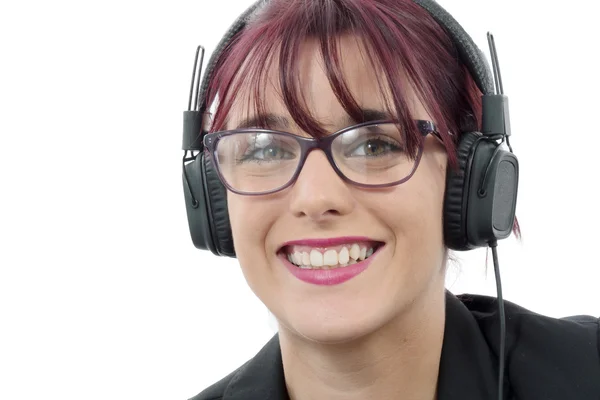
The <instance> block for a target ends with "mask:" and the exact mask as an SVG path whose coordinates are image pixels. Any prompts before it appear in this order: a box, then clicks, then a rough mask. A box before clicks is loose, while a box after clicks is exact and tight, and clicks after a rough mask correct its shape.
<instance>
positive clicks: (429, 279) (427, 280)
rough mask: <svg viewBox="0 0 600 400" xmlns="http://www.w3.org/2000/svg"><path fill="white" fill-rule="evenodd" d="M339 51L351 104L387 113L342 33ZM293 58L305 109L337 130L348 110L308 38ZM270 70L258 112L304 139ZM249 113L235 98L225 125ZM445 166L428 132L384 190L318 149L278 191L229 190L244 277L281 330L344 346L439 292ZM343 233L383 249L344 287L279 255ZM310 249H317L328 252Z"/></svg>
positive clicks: (416, 105)
mask: <svg viewBox="0 0 600 400" xmlns="http://www.w3.org/2000/svg"><path fill="white" fill-rule="evenodd" d="M340 49H341V50H342V55H343V58H342V62H343V69H344V73H345V78H346V81H347V84H348V85H349V89H350V91H351V92H352V93H353V95H354V97H355V99H356V100H357V102H358V103H359V105H360V106H361V107H362V108H368V109H375V110H380V111H385V103H384V100H383V98H381V96H380V93H379V87H378V85H377V79H376V75H375V74H376V71H374V70H373V68H372V67H371V65H370V63H368V62H365V61H364V60H363V59H362V57H361V52H360V51H359V48H358V45H357V44H356V43H355V41H354V40H350V38H343V39H341V41H340ZM299 62H301V63H302V64H301V65H302V68H301V72H302V81H301V82H303V85H304V86H303V88H302V90H303V94H304V96H305V97H306V101H307V104H308V106H309V109H310V111H311V112H312V113H313V115H315V116H316V117H317V119H318V120H319V121H320V122H321V123H322V125H323V126H324V127H326V128H327V129H328V130H329V131H330V132H335V131H338V130H340V129H342V128H345V127H346V126H347V125H348V122H347V119H348V116H347V114H346V113H345V111H344V110H343V108H342V107H341V105H340V104H339V102H338V101H337V99H336V97H335V94H334V93H333V91H332V89H331V87H330V85H329V82H328V80H327V77H326V75H325V73H324V71H323V68H322V65H323V61H322V59H321V58H320V56H319V51H318V45H317V44H316V43H315V42H307V43H306V46H305V47H304V48H303V50H302V52H301V58H300V60H299ZM274 64H276V63H274ZM270 76H271V77H272V79H271V83H272V85H270V86H269V89H268V91H267V93H266V97H265V102H266V103H265V105H266V109H267V110H268V111H269V112H270V113H273V114H275V115H278V116H281V117H284V118H286V119H288V121H289V124H290V126H289V127H288V128H286V129H284V128H279V130H285V131H288V132H290V133H294V134H298V135H303V136H308V135H307V134H306V132H302V131H300V130H299V129H298V128H297V127H295V126H294V124H293V121H292V120H291V118H290V115H289V113H288V111H287V110H286V108H285V106H284V105H283V104H282V102H281V100H280V97H279V95H278V90H277V81H278V75H277V71H276V70H275V69H273V71H272V74H271V75H270ZM240 98H244V99H247V96H240ZM407 98H408V99H409V100H411V102H412V109H411V112H412V114H413V116H414V118H415V119H425V120H428V119H431V118H430V117H429V115H428V113H427V112H426V110H425V107H424V106H423V104H422V103H421V102H420V101H419V100H418V98H417V96H416V95H415V93H414V92H413V91H412V90H409V91H408V92H407ZM247 109H248V105H247V104H237V106H235V107H234V108H233V109H232V113H231V114H230V117H229V122H228V126H227V128H228V129H232V128H234V127H237V126H238V124H239V123H240V121H241V120H242V119H245V118H247V117H248V116H249V115H248V114H246V110H247ZM250 109H252V108H250ZM250 116H252V115H250ZM446 163H447V159H446V154H445V152H444V149H443V147H442V146H441V144H439V142H437V140H436V139H435V138H434V137H433V136H432V135H428V136H427V139H426V141H425V147H424V153H423V157H422V159H421V162H420V164H419V167H418V169H417V171H416V172H415V174H414V175H413V176H412V178H411V179H410V180H408V181H407V182H405V183H403V184H401V185H398V186H394V187H391V188H387V189H364V188H358V187H355V186H352V185H350V184H348V183H346V182H344V181H343V180H342V179H341V178H340V177H339V176H338V175H337V174H336V172H335V171H334V170H333V168H332V166H331V165H330V164H329V162H328V160H327V158H326V156H325V154H324V153H323V152H321V151H320V150H316V151H312V152H311V153H310V154H309V156H308V158H307V160H306V163H305V165H304V167H303V169H302V171H301V173H300V175H299V177H298V179H297V181H296V182H295V184H294V185H292V186H290V187H288V188H287V189H285V190H283V191H281V192H278V193H275V194H270V195H264V196H242V195H237V194H234V193H232V192H228V203H229V215H230V219H231V227H232V233H233V238H234V243H235V249H236V253H237V257H238V259H239V262H240V265H241V267H242V270H243V273H244V276H245V278H246V280H247V282H248V284H249V285H250V287H251V289H252V290H253V291H254V293H255V294H256V295H257V296H258V297H259V298H260V299H261V300H262V301H263V302H264V304H265V305H266V306H267V307H268V308H269V310H270V311H271V312H272V313H273V314H274V315H275V317H276V318H277V319H278V321H279V324H280V328H281V329H285V330H286V331H289V332H291V333H293V334H295V335H298V336H300V337H303V338H306V339H308V340H311V341H317V342H322V343H333V342H337V343H339V342H345V341H349V340H353V339H357V338H360V337H363V336H365V335H368V334H370V333H373V332H375V331H377V330H378V329H380V328H382V327H383V326H385V325H386V324H388V323H389V322H390V321H392V320H394V319H395V318H397V317H398V316H400V315H401V314H402V313H403V312H405V311H406V310H408V309H409V308H410V307H411V305H412V304H415V303H419V300H421V299H424V298H426V297H427V296H428V295H429V294H431V293H434V292H435V291H438V292H439V291H442V290H443V285H444V264H445V248H444V245H443V234H442V208H443V198H444V188H445V174H446ZM344 237H363V238H368V240H370V241H373V242H379V243H383V244H384V245H383V246H382V247H380V248H379V249H378V250H376V252H375V253H374V254H373V255H372V256H371V257H369V258H368V259H367V260H369V259H370V262H369V265H368V267H367V268H366V269H365V270H363V271H362V272H360V273H359V274H357V275H356V276H354V277H352V278H351V279H349V280H346V281H344V282H343V283H338V284H329V285H322V284H315V283H309V282H306V281H304V280H301V279H299V278H297V277H296V275H295V274H293V273H292V272H291V270H290V265H286V264H285V263H286V262H287V261H284V259H285V260H287V258H286V257H285V255H282V253H281V250H282V246H284V244H286V243H287V242H290V241H298V240H299V241H304V240H305V239H331V238H344ZM343 240H344V239H342V241H343ZM353 241H354V239H352V240H350V241H349V243H347V245H346V246H345V247H347V249H348V250H349V253H353V251H352V245H353ZM358 244H359V247H360V248H362V247H365V248H366V247H371V245H370V244H369V242H360V243H358ZM324 247H327V246H324ZM342 247H344V246H339V245H338V246H335V247H334V249H336V250H337V251H338V255H339V254H340V253H341V252H342V251H344V250H343V249H342ZM287 249H289V248H287ZM292 249H294V251H298V252H299V253H300V254H301V253H303V252H306V253H307V254H308V255H309V256H310V253H311V252H312V250H313V249H311V244H310V243H309V244H306V245H304V246H302V247H295V248H292ZM284 250H285V249H284ZM315 250H316V251H318V252H320V253H325V252H326V250H327V249H326V248H318V249H315ZM355 252H356V250H354V253H355ZM363 252H364V250H363ZM355 255H356V253H355ZM340 257H341V256H340ZM359 261H360V259H359ZM295 268H298V267H295Z"/></svg>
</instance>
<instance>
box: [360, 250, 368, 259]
mask: <svg viewBox="0 0 600 400" xmlns="http://www.w3.org/2000/svg"><path fill="white" fill-rule="evenodd" d="M365 258H367V248H366V247H363V248H361V249H360V255H359V256H358V259H359V260H364V259H365Z"/></svg>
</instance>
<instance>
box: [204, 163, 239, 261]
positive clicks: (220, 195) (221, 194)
mask: <svg viewBox="0 0 600 400" xmlns="http://www.w3.org/2000/svg"><path fill="white" fill-rule="evenodd" d="M202 162H203V163H204V178H205V182H204V185H205V187H206V198H207V199H208V200H207V201H206V203H207V205H208V213H209V214H208V215H209V216H210V218H209V220H210V222H211V229H212V231H213V240H214V243H215V245H216V247H217V253H218V255H221V256H227V257H235V249H234V246H233V237H232V235H231V224H230V223H229V211H228V209H227V189H226V188H225V186H223V183H221V180H220V179H219V175H218V173H217V170H216V169H215V166H214V163H213V162H212V159H211V158H210V157H204V154H202Z"/></svg>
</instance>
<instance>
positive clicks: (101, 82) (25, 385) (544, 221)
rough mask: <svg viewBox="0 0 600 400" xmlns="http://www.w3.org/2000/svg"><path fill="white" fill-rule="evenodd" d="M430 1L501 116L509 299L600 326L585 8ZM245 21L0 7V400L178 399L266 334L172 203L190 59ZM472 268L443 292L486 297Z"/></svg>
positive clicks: (594, 58) (71, 6)
mask: <svg viewBox="0 0 600 400" xmlns="http://www.w3.org/2000/svg"><path fill="white" fill-rule="evenodd" d="M440 2H441V4H442V5H443V6H445V7H446V8H447V9H448V10H449V11H450V12H451V13H453V15H454V16H455V17H456V18H457V19H458V21H459V22H461V23H462V24H463V26H464V27H465V29H466V30H467V31H468V32H469V33H470V34H471V35H472V36H473V37H474V38H475V40H476V42H477V43H478V44H479V46H480V47H482V48H483V49H484V51H485V52H486V54H487V42H486V36H485V35H486V32H487V30H491V31H492V32H493V33H494V34H495V37H496V44H497V46H498V52H499V57H500V62H501V67H502V73H503V78H504V87H505V91H506V93H507V94H508V95H509V97H510V99H511V115H512V127H513V140H512V144H513V147H514V149H515V152H516V153H517V155H518V156H519V158H520V161H521V169H522V176H521V187H520V193H519V204H518V210H517V211H518V216H519V218H520V221H521V224H522V227H523V233H524V240H523V242H522V244H519V243H517V242H516V240H514V239H509V240H506V241H504V242H502V243H501V245H500V262H501V266H502V268H501V270H502V272H503V283H504V294H505V297H506V298H507V299H508V300H511V301H514V302H517V303H519V304H521V305H524V306H526V307H528V308H531V309H533V310H534V311H537V312H540V313H543V314H547V315H551V316H556V317H560V316H565V315H569V314H592V315H596V316H597V315H599V314H600V288H599V286H600V285H599V278H598V277H599V271H600V261H598V255H597V253H598V250H597V249H598V240H599V239H600V234H599V233H598V229H597V227H598V226H599V225H600V212H599V211H598V205H599V204H600V194H599V190H598V184H599V183H600V179H599V178H598V172H599V168H600V167H599V166H598V150H597V148H598V140H599V138H600V128H599V120H598V115H599V106H600V101H599V100H598V96H599V94H598V93H600V84H599V78H598V71H600V62H599V60H598V55H599V50H598V48H599V47H600V46H599V45H598V39H600V35H599V34H598V30H597V19H596V17H597V11H598V10H597V7H598V6H597V1H596V0H588V1H586V0H576V1H575V0H574V1H570V2H567V3H565V2H548V1H542V0H536V1H533V0H528V1H526V2H525V1H517V0H511V1H508V0H502V1H500V0H495V1H491V0H485V1H484V0H440ZM249 4H250V0H236V1H234V0H222V1H217V2H213V1H210V2H209V1H206V0H194V1H169V2H166V1H163V2H160V3H159V2H151V1H150V2H149V1H146V2H141V1H139V2H138V1H135V0H126V1H121V0H119V1H116V0H105V1H94V2H92V1H78V2H75V1H65V0H56V1H39V0H34V1H31V0H30V1H14V2H3V3H2V5H1V6H0V44H1V46H0V134H1V142H0V178H1V181H0V191H1V195H0V398H2V399H34V398H49V399H80V398H86V399H109V398H110V399H187V398H188V397H191V396H192V395H194V394H196V393H197V392H199V391H201V390H202V389H203V388H205V387H206V386H208V385H209V384H211V383H213V382H215V381H216V380H218V379H220V378H221V377H223V376H224V375H226V374H227V373H229V372H230V371H231V370H233V369H234V368H236V367H237V366H238V365H240V364H241V363H242V362H244V361H245V360H246V359H248V358H249V357H251V356H252V355H253V354H254V353H255V352H256V351H257V350H258V349H259V348H260V347H262V345H263V344H264V343H265V342H266V341H267V340H268V338H270V337H271V335H272V334H273V331H274V328H273V323H272V320H271V317H270V316H269V314H268V312H267V310H266V309H265V307H264V306H263V305H262V304H261V303H260V302H259V301H258V300H257V299H256V298H255V297H254V295H253V294H252V293H251V292H250V291H249V289H248V288H247V287H246V284H245V281H244V280H243V277H242V275H241V273H240V271H239V268H238V265H237V263H236V261H235V260H231V259H218V258H216V257H213V256H212V255H211V254H209V253H206V252H200V251H198V250H196V249H195V248H194V247H193V245H192V243H191V240H190V238H189V233H188V226H187V220H186V215H185V207H184V200H183V191H182V187H181V171H180V168H181V166H180V163H181V156H182V151H181V150H180V144H181V131H182V111H183V110H184V108H185V106H186V104H187V95H188V89H189V83H190V77H191V71H192V62H193V55H194V51H195V48H196V46H197V45H198V44H203V45H204V46H206V47H207V49H208V51H209V52H210V51H212V49H213V48H214V47H215V45H216V43H217V41H218V40H219V39H220V37H221V35H222V34H223V33H224V32H225V31H226V29H227V28H228V27H229V24H230V23H231V22H232V21H233V20H234V19H235V17H236V16H237V15H238V14H239V13H241V12H242V11H243V9H245V8H246V6H248V5H249ZM594 7H596V12H593V11H592V8H594ZM485 257H486V254H485V250H480V251H475V252H472V253H468V254H462V255H461V258H462V260H463V262H462V264H461V266H460V271H458V272H459V273H453V274H451V276H450V277H449V280H448V287H449V288H450V289H451V290H453V291H454V292H457V293H460V292H472V293H482V294H490V295H493V294H495V286H494V280H493V274H492V273H493V268H492V264H491V257H490V263H489V275H488V276H487V277H486V276H485V272H484V270H485ZM453 271H456V269H455V270H453ZM457 276H458V278H457Z"/></svg>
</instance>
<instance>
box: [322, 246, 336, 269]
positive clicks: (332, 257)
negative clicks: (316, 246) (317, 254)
mask: <svg viewBox="0 0 600 400" xmlns="http://www.w3.org/2000/svg"><path fill="white" fill-rule="evenodd" d="M323 264H325V265H329V266H331V267H333V266H334V265H338V255H337V251H335V250H327V251H326V252H325V254H323Z"/></svg>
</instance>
